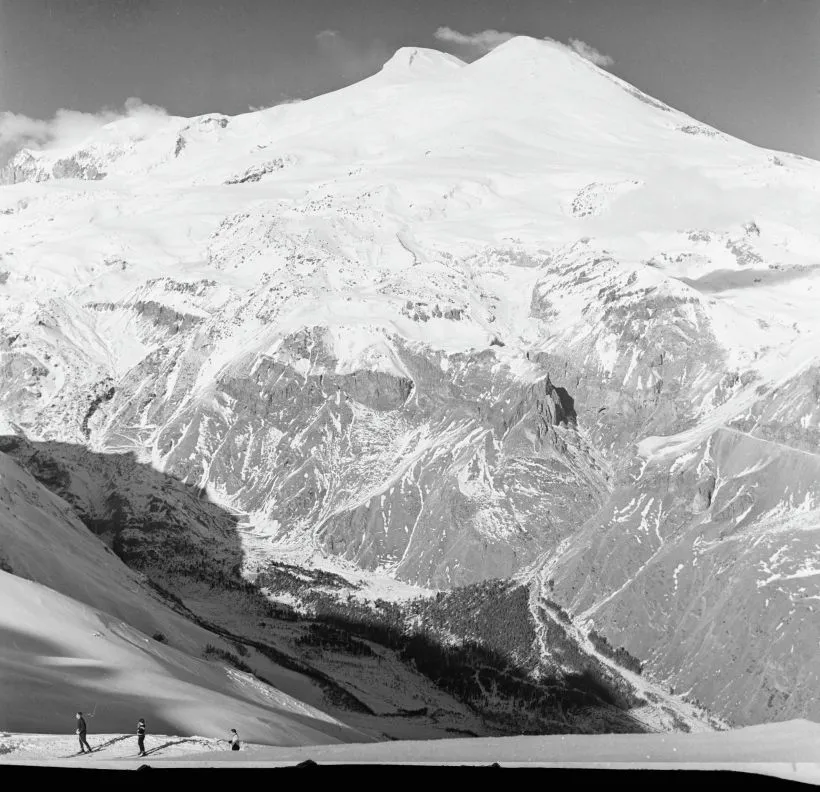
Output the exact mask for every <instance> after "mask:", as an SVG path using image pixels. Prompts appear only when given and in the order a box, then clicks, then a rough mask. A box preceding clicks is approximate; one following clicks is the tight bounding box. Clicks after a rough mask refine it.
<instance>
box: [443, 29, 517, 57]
mask: <svg viewBox="0 0 820 792" xmlns="http://www.w3.org/2000/svg"><path fill="white" fill-rule="evenodd" d="M433 36H434V38H437V39H438V40H439V41H446V42H448V43H450V44H458V45H460V46H463V47H470V48H474V49H478V50H481V51H482V52H489V51H490V50H493V49H495V48H496V47H497V46H498V45H499V44H503V43H504V42H505V41H509V40H510V39H511V38H515V36H516V34H515V33H502V32H501V31H498V30H482V31H481V32H480V33H459V32H458V31H457V30H453V29H452V28H448V27H440V28H439V29H438V30H437V31H436V32H435V33H434V34H433Z"/></svg>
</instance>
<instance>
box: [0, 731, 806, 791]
mask: <svg viewBox="0 0 820 792" xmlns="http://www.w3.org/2000/svg"><path fill="white" fill-rule="evenodd" d="M818 740H820V726H818V724H816V723H809V722H807V721H789V722H786V723H778V724H772V725H768V726H757V727H749V728H745V729H740V730H738V731H735V732H728V733H723V734H719V735H686V734H676V735H628V736H627V735H599V736H581V735H567V736H550V737H505V738H495V739H484V738H478V739H471V740H463V739H455V740H453V739H449V740H435V741H426V742H412V741H406V742H390V743H381V744H377V745H328V746H305V747H302V748H284V747H283V748H271V747H266V746H258V745H245V746H244V750H242V751H240V752H238V753H232V752H231V751H227V750H225V748H224V746H215V745H213V741H208V740H204V739H202V738H193V739H190V740H186V739H182V740H177V739H175V738H173V737H168V738H165V737H160V736H157V737H155V738H153V741H152V740H151V738H149V742H148V743H147V744H146V746H147V747H148V748H149V751H150V752H151V753H150V755H149V758H148V759H147V760H144V759H134V758H132V757H129V755H128V751H129V748H131V749H133V745H134V742H135V740H134V738H133V737H123V736H119V735H105V742H104V744H106V748H105V749H104V750H103V751H101V752H100V753H99V754H97V755H92V756H91V757H78V758H76V759H72V760H68V761H65V760H63V761H60V760H59V758H57V759H56V760H55V757H60V756H62V755H65V754H67V753H68V752H69V751H70V749H71V747H72V746H69V740H68V738H63V739H62V740H60V741H59V742H58V741H57V740H55V738H54V737H53V736H49V737H45V736H40V735H24V734H6V735H2V737H0V751H2V753H0V762H7V763H13V764H57V765H60V766H64V767H71V766H78V765H80V764H82V765H86V764H90V765H93V766H94V767H104V768H111V769H114V768H120V769H125V768H132V767H137V766H139V765H140V764H144V763H146V761H147V762H148V763H149V764H150V766H152V767H157V768H163V767H164V768H173V767H223V768H225V767H230V766H234V767H237V768H239V767H277V766H293V765H295V764H297V763H299V762H303V761H305V760H307V759H311V760H313V761H315V762H318V763H319V764H320V765H321V764H343V763H353V764H362V763H377V764H393V763H401V764H459V765H470V764H475V765H484V766H487V765H488V764H490V763H493V762H498V763H499V764H500V765H501V766H513V767H515V766H558V767H561V766H563V767H567V766H568V767H605V768H617V769H622V768H627V767H640V768H647V769H660V768H679V769H682V770H683V769H685V770H694V769H711V770H715V769H726V770H734V771H742V772H746V773H749V772H751V773H761V774H766V775H773V776H779V777H781V778H788V779H791V780H796V781H803V782H808V783H818V782H820V761H819V760H818V755H817V744H818ZM209 743H210V744H209ZM202 749H205V750H207V751H208V752H207V753H206V752H203V750H202ZM63 751H65V754H63V753H62V752H63Z"/></svg>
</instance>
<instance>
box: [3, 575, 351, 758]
mask: <svg viewBox="0 0 820 792" xmlns="http://www.w3.org/2000/svg"><path fill="white" fill-rule="evenodd" d="M0 595H1V596H2V600H3V602H4V603H8V605H6V606H4V607H3V609H2V613H0V632H2V641H0V670H1V673H0V700H2V702H3V708H2V727H0V728H2V729H4V730H14V731H20V730H31V731H34V730H38V729H43V727H50V728H51V729H52V730H54V731H58V732H59V731H71V730H72V729H73V726H72V720H73V714H74V712H76V711H77V710H81V711H84V712H88V713H93V714H94V718H93V721H90V729H91V730H92V731H103V732H108V731H114V730H116V729H117V728H119V729H125V728H128V727H129V726H130V725H131V723H132V722H134V723H136V720H137V718H140V717H144V718H146V720H147V721H148V722H150V723H152V724H154V727H153V728H154V729H156V730H159V731H163V732H170V733H177V734H202V735H207V736H211V737H216V736H219V735H224V734H225V733H226V732H227V730H228V729H230V728H236V729H237V730H238V731H239V732H241V733H243V734H246V735H247V737H248V738H249V739H251V740H255V741H257V742H267V743H275V744H293V745H299V744H303V743H310V744H314V743H323V742H335V741H338V740H340V739H347V740H349V739H351V738H353V739H356V734H355V732H353V731H352V730H351V729H350V728H348V727H346V726H344V725H343V724H341V723H339V722H338V721H336V720H334V719H333V718H331V717H330V716H328V715H326V714H325V713H323V712H321V711H319V710H316V709H314V708H312V707H309V706H307V705H306V704H304V703H303V702H300V701H298V700H296V699H293V698H292V697H290V696H288V695H285V694H283V693H281V692H279V691H277V690H276V689H274V688H270V687H269V686H267V685H263V684H261V683H259V682H258V681H257V680H256V679H254V678H253V677H252V676H251V675H249V674H242V673H240V672H237V671H232V670H227V669H225V668H223V667H220V666H215V665H214V664H211V663H208V662H207V661H205V660H200V659H194V658H192V657H191V656H190V655H187V654H185V653H183V652H181V651H180V650H178V649H174V648H172V647H169V646H167V645H165V644H163V643H161V642H158V641H155V640H152V639H151V638H149V637H147V636H146V635H145V634H143V633H141V632H139V631H138V630H136V629H135V628H133V627H131V626H129V625H128V624H126V623H125V622H122V621H119V620H118V619H115V618H113V617H111V616H109V615H108V614H106V613H103V612H101V611H98V610H96V609H93V608H89V607H88V606H83V605H80V604H79V603H77V602H76V601H73V600H71V599H69V598H68V597H65V596H62V595H60V594H57V593H56V592H54V591H52V590H50V589H48V588H46V587H44V586H41V585H39V584H37V583H32V582H30V581H27V580H23V579H21V578H19V577H17V576H15V575H11V574H8V573H6V572H2V573H0ZM11 603H13V604H11Z"/></svg>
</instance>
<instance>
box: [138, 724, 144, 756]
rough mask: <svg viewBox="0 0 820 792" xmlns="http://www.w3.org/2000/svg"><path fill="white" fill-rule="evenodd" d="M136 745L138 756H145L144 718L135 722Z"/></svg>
mask: <svg viewBox="0 0 820 792" xmlns="http://www.w3.org/2000/svg"><path fill="white" fill-rule="evenodd" d="M137 745H139V748H140V753H139V755H140V756H145V718H140V719H139V721H138V722H137Z"/></svg>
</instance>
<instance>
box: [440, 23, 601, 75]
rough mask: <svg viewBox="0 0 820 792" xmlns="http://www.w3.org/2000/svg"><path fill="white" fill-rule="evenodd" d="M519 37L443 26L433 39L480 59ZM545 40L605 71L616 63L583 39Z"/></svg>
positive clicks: (506, 33)
mask: <svg viewBox="0 0 820 792" xmlns="http://www.w3.org/2000/svg"><path fill="white" fill-rule="evenodd" d="M517 35H519V34H517V33H510V32H507V31H500V30H495V29H493V28H490V29H488V30H482V31H480V32H477V33H461V32H460V31H458V30H453V28H450V27H443V26H442V27H440V28H438V29H437V30H436V32H435V33H434V34H433V37H434V38H436V39H438V40H439V41H444V42H446V43H448V44H454V45H455V46H457V47H462V48H464V49H466V50H468V51H470V52H472V53H473V54H474V55H476V56H477V57H480V56H481V55H485V54H486V53H488V52H490V51H491V50H494V49H495V48H496V47H498V46H499V45H500V44H503V43H504V42H506V41H509V40H510V39H513V38H515V37H516V36H517ZM543 40H544V41H551V42H554V43H555V44H561V46H564V47H568V48H569V49H571V50H573V52H576V53H577V54H578V55H580V56H581V57H582V58H586V59H587V60H588V61H590V62H591V63H594V64H595V65H596V66H600V67H601V68H604V69H606V68H609V67H610V66H612V64H613V63H614V62H615V61H614V60H613V59H612V58H611V57H610V56H609V55H605V54H603V53H602V52H600V51H599V50H597V49H596V48H595V47H593V46H592V45H591V44H588V43H587V42H586V41H582V40H581V39H577V38H571V39H570V40H569V42H568V43H567V44H563V43H562V42H559V41H556V40H555V39H551V38H550V37H549V36H544V39H543Z"/></svg>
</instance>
